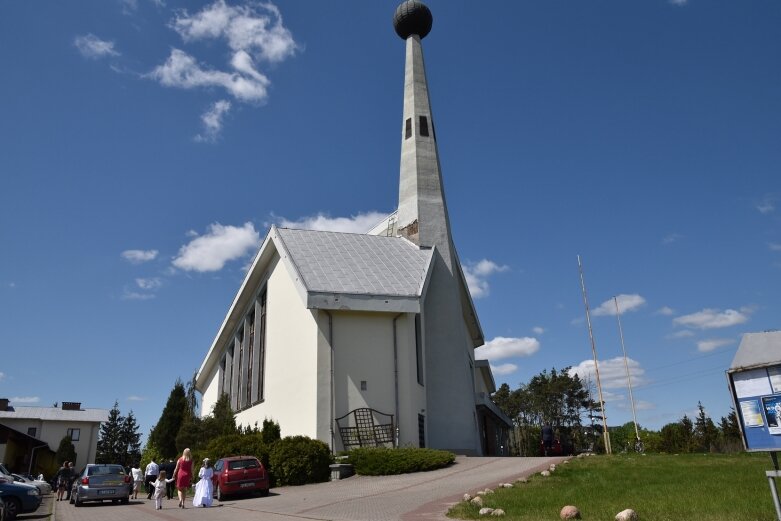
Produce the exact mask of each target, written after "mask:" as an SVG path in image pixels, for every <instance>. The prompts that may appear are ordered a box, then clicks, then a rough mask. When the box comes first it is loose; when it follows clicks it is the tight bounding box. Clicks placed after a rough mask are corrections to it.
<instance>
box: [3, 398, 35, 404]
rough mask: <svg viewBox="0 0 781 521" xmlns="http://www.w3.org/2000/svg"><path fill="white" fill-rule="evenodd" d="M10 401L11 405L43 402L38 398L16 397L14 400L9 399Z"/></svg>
mask: <svg viewBox="0 0 781 521" xmlns="http://www.w3.org/2000/svg"><path fill="white" fill-rule="evenodd" d="M8 401H10V402H11V404H17V403H38V402H40V401H41V399H40V397H38V396H14V397H12V398H9V399H8Z"/></svg>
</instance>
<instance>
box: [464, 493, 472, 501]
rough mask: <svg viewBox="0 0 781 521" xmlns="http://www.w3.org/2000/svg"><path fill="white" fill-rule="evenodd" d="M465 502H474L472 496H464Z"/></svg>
mask: <svg viewBox="0 0 781 521" xmlns="http://www.w3.org/2000/svg"><path fill="white" fill-rule="evenodd" d="M464 501H466V502H469V501H472V496H471V495H470V494H464Z"/></svg>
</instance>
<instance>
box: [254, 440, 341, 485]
mask: <svg viewBox="0 0 781 521" xmlns="http://www.w3.org/2000/svg"><path fill="white" fill-rule="evenodd" d="M269 462H270V464H271V470H272V472H273V473H274V477H275V479H276V484H277V485H305V484H307V483H319V482H321V481H328V478H329V475H330V468H329V465H330V464H331V463H332V458H331V450H330V449H329V448H328V445H326V444H325V443H323V442H322V441H320V440H313V439H311V438H308V437H306V436H288V437H285V438H282V439H281V440H279V441H277V442H276V443H274V446H273V447H272V449H271V456H270V461H269Z"/></svg>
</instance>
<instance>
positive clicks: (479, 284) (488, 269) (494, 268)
mask: <svg viewBox="0 0 781 521" xmlns="http://www.w3.org/2000/svg"><path fill="white" fill-rule="evenodd" d="M461 269H462V270H463V271H464V278H465V279H466V284H467V286H469V293H471V294H472V298H483V297H487V296H488V294H489V293H490V292H491V288H490V286H489V285H488V277H490V276H491V275H493V274H494V273H501V272H503V271H507V270H509V269H510V267H509V266H506V265H499V264H497V263H495V262H494V261H492V260H488V259H483V260H481V261H479V262H477V263H468V264H462V265H461Z"/></svg>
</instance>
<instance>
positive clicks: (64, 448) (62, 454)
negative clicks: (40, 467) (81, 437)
mask: <svg viewBox="0 0 781 521" xmlns="http://www.w3.org/2000/svg"><path fill="white" fill-rule="evenodd" d="M54 458H55V460H56V461H57V463H61V462H63V461H76V447H74V446H73V440H72V439H71V437H70V436H64V437H63V438H62V439H61V440H60V446H59V447H57V453H56V454H55V456H54Z"/></svg>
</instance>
